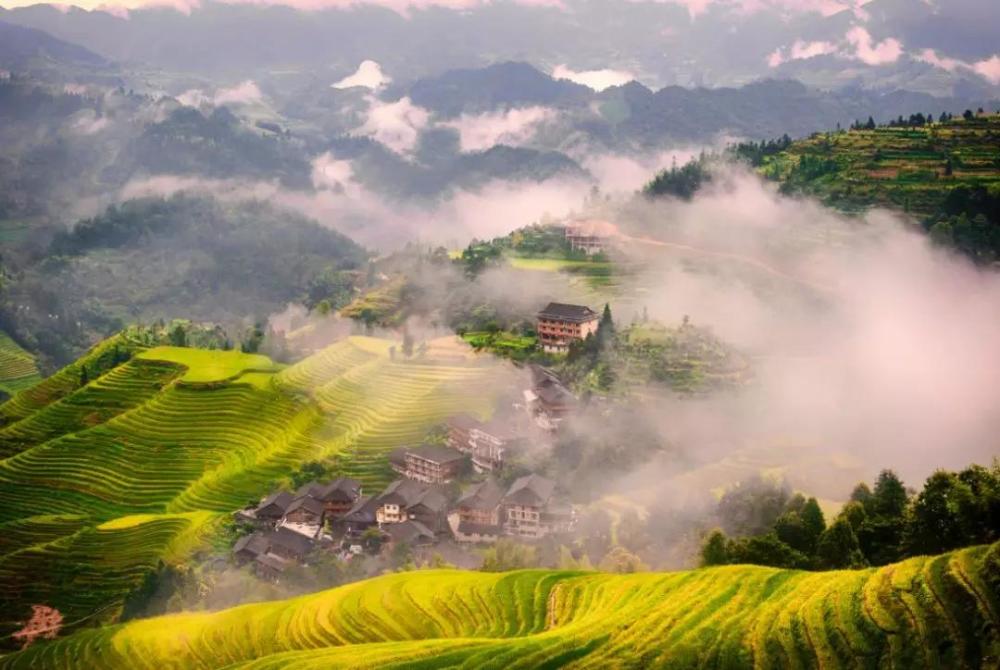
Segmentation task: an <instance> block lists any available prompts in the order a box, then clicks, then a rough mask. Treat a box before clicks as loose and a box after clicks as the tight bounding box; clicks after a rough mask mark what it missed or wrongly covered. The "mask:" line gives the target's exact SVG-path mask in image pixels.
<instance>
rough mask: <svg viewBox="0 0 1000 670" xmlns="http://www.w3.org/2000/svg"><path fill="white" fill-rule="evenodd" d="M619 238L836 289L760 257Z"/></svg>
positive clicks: (822, 289)
mask: <svg viewBox="0 0 1000 670" xmlns="http://www.w3.org/2000/svg"><path fill="white" fill-rule="evenodd" d="M618 237H619V239H621V240H623V241H625V242H632V243H635V244H645V245H650V246H655V247H661V248H665V249H670V250H673V251H679V252H682V253H689V254H694V255H696V256H703V257H709V258H719V259H723V260H730V261H736V262H737V263H742V264H744V265H749V266H751V267H754V268H756V269H758V270H761V271H762V272H765V273H767V274H769V275H771V276H773V277H778V278H780V279H785V280H788V281H791V282H794V283H796V284H800V285H801V286H805V287H807V288H810V289H812V290H814V291H819V292H821V293H824V294H828V295H832V294H833V293H834V290H833V288H832V287H830V286H825V285H823V284H817V283H816V282H813V281H809V280H808V279H803V278H801V277H796V276H795V275H792V274H789V273H787V272H785V271H783V270H780V269H779V268H776V267H775V266H773V265H770V264H769V263H765V262H764V261H762V260H760V259H759V258H754V257H753V256H744V255H742V254H736V253H732V252H728V251H713V250H711V249H704V248H702V247H695V246H692V245H689V244H680V243H678V242H666V241H664V240H657V239H654V238H652V237H632V236H630V235H623V234H619V236H618Z"/></svg>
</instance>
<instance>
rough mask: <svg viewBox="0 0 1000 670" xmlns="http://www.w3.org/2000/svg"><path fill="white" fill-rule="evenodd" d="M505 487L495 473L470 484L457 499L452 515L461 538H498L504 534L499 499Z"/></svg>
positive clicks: (456, 531)
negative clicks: (500, 483) (498, 481)
mask: <svg viewBox="0 0 1000 670" xmlns="http://www.w3.org/2000/svg"><path fill="white" fill-rule="evenodd" d="M503 497H504V490H503V488H502V487H501V486H500V485H499V484H498V483H497V482H496V480H495V479H493V478H492V477H487V478H486V479H485V480H484V481H482V482H480V483H479V484H476V485H475V486H473V487H471V488H470V489H469V490H468V491H466V492H465V494H463V495H462V496H461V497H460V498H459V499H458V500H457V501H456V503H455V509H454V511H453V513H452V515H451V516H450V517H449V522H450V523H451V524H452V531H453V532H454V535H455V539H456V540H458V541H459V542H495V541H496V540H497V539H498V538H499V537H500V536H501V535H502V534H503V526H502V525H501V519H500V513H501V506H500V503H501V502H502V501H503Z"/></svg>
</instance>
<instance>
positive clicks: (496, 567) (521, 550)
mask: <svg viewBox="0 0 1000 670" xmlns="http://www.w3.org/2000/svg"><path fill="white" fill-rule="evenodd" d="M535 567H538V552H537V551H536V550H535V548H534V547H529V546H528V545H525V544H520V543H518V542H515V541H514V540H511V539H508V538H501V539H499V540H497V541H496V543H495V544H494V545H493V546H492V547H490V548H489V549H487V550H485V551H484V552H483V565H482V567H481V568H480V570H482V571H484V572H506V571H508V570H523V569H524V568H535Z"/></svg>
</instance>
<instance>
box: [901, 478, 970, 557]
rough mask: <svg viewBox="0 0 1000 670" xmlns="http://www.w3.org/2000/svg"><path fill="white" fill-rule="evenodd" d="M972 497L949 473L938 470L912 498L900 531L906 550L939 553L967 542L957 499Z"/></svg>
mask: <svg viewBox="0 0 1000 670" xmlns="http://www.w3.org/2000/svg"><path fill="white" fill-rule="evenodd" d="M971 496H972V491H971V490H970V489H969V487H968V486H966V485H965V484H963V483H962V482H961V481H959V479H958V477H956V476H955V475H954V474H953V473H951V472H945V471H943V470H938V471H937V472H935V473H934V474H932V475H931V476H930V477H928V478H927V482H926V483H925V484H924V489H923V491H921V492H920V493H919V495H917V497H916V498H915V499H914V500H913V505H912V506H911V507H910V509H909V513H908V515H907V519H906V528H905V530H904V538H903V545H904V546H905V548H906V551H907V553H909V554H911V555H918V554H940V553H943V552H945V551H949V550H951V549H956V548H958V547H961V546H963V545H965V544H968V542H967V541H966V539H967V538H966V537H965V534H964V532H963V531H964V528H963V527H962V526H963V524H962V519H961V518H960V515H959V500H960V499H962V498H966V499H967V498H969V497H971Z"/></svg>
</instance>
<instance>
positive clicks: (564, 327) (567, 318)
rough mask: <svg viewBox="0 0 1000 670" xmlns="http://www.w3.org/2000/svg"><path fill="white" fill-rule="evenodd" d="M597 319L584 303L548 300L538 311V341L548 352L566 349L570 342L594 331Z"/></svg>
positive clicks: (583, 337)
mask: <svg viewBox="0 0 1000 670" xmlns="http://www.w3.org/2000/svg"><path fill="white" fill-rule="evenodd" d="M599 320H600V315H599V314H598V313H597V312H595V311H594V310H592V309H590V308H589V307H587V306H586V305H567V304H564V303H560V302H550V303H549V304H548V305H547V306H546V307H545V309H543V310H542V311H540V312H539V313H538V326H537V328H536V330H537V332H538V341H539V342H540V343H541V345H542V349H543V350H545V351H548V352H550V353H559V352H565V351H568V350H569V345H570V343H572V342H574V341H576V340H584V339H586V338H587V336H588V335H592V334H594V333H596V332H597V326H598V322H599Z"/></svg>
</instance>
